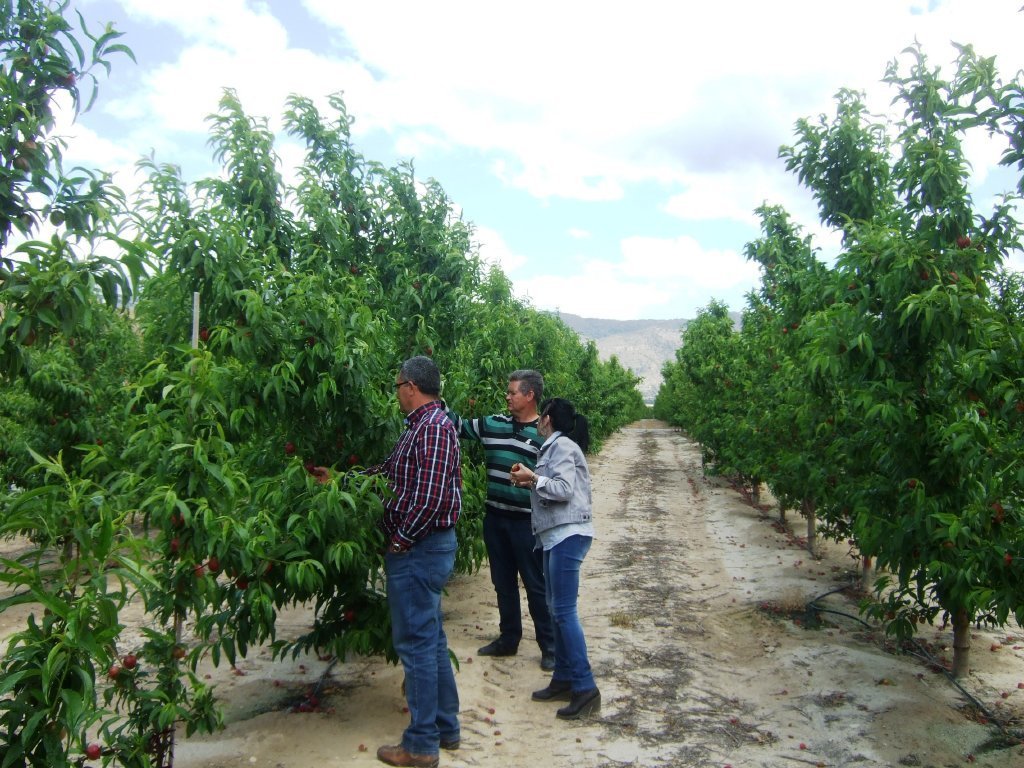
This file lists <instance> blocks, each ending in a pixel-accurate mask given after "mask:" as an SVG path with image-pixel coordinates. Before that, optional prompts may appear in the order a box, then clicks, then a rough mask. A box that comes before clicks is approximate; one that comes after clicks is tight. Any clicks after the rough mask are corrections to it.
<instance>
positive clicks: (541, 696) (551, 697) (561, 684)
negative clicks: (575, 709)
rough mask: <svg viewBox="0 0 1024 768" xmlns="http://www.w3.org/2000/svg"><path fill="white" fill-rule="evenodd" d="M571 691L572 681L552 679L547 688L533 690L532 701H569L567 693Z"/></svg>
mask: <svg viewBox="0 0 1024 768" xmlns="http://www.w3.org/2000/svg"><path fill="white" fill-rule="evenodd" d="M571 693H572V683H570V682H569V681H568V680H552V681H551V682H550V683H548V687H547V688H541V689H540V690H539V691H534V692H533V696H531V697H530V698H532V699H533V700H534V701H569V694H571Z"/></svg>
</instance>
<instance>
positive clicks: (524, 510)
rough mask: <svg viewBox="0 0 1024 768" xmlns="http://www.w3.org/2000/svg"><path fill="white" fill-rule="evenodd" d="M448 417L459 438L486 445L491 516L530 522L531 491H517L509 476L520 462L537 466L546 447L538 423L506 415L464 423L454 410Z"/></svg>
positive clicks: (488, 510) (488, 501)
mask: <svg viewBox="0 0 1024 768" xmlns="http://www.w3.org/2000/svg"><path fill="white" fill-rule="evenodd" d="M447 413H448V418H450V419H451V420H452V422H453V423H454V424H455V428H456V429H457V430H458V432H459V437H462V438H466V439H468V440H476V441H477V442H479V443H480V444H481V445H483V448H484V456H485V461H486V463H487V501H486V503H485V506H486V508H487V512H488V513H493V514H495V515H501V516H503V517H521V518H528V517H529V516H530V489H529V488H516V487H514V486H513V485H512V483H511V482H510V481H509V478H508V474H509V470H510V469H512V465H513V464H515V463H516V462H518V463H520V464H522V465H524V466H527V467H529V468H530V469H533V468H534V467H536V466H537V454H538V453H540V447H541V445H542V444H543V443H544V441H543V440H542V439H541V436H540V434H539V433H538V432H537V420H536V419H535V420H533V421H530V422H526V423H522V422H518V421H516V420H515V419H513V418H512V417H511V416H506V415H504V414H497V415H494V416H483V417H481V418H478V419H463V418H462V417H460V416H459V415H458V414H456V413H453V412H452V411H451V410H449V411H447Z"/></svg>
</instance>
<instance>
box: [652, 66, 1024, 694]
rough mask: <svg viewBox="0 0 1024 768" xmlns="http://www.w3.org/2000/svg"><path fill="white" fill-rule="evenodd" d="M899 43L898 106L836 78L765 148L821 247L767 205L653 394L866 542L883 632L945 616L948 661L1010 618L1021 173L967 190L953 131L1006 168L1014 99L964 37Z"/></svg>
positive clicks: (1019, 492) (1021, 408) (709, 439)
mask: <svg viewBox="0 0 1024 768" xmlns="http://www.w3.org/2000/svg"><path fill="white" fill-rule="evenodd" d="M904 57H905V58H904V63H901V62H900V60H897V61H895V62H893V64H892V65H890V67H889V70H888V72H887V74H886V78H885V79H886V82H888V84H889V85H890V86H892V88H893V89H894V91H895V95H894V104H895V105H896V108H897V109H898V110H899V112H898V114H897V115H896V116H894V117H892V118H883V117H876V116H873V115H871V114H869V112H868V110H867V108H866V107H865V105H864V103H863V99H862V96H861V94H858V93H855V92H852V91H842V92H841V93H840V94H839V95H838V97H837V110H836V114H835V116H834V118H831V119H829V118H826V117H825V116H822V117H821V118H820V119H819V120H818V121H810V120H802V121H800V122H799V123H798V124H797V131H796V136H797V141H796V143H795V144H794V145H793V146H791V147H783V148H782V150H781V155H782V157H784V158H785V160H786V164H787V168H788V169H789V170H791V171H793V172H795V173H796V174H797V175H798V177H799V179H800V181H801V182H802V183H803V184H804V185H805V186H806V187H807V188H808V189H809V190H810V192H811V193H812V194H813V196H814V198H815V200H816V201H817V203H818V207H819V212H820V217H821V221H822V222H823V223H824V224H825V225H827V226H831V227H834V228H836V229H837V230H839V232H840V233H841V236H842V246H841V249H840V252H839V253H838V255H837V256H836V257H835V259H834V263H832V264H831V265H828V264H826V263H825V262H824V261H823V260H822V259H821V258H819V255H818V253H817V252H816V250H815V249H814V248H813V247H812V243H811V238H810V237H807V236H805V235H804V234H803V233H802V231H801V229H800V227H798V226H797V225H795V224H794V223H793V222H792V221H791V219H790V218H789V216H788V215H787V214H786V213H785V212H784V211H783V210H782V209H780V208H777V207H770V206H765V207H763V208H761V209H760V210H759V214H760V216H761V222H762V236H761V238H760V239H758V240H757V241H755V242H752V243H750V244H749V245H748V246H747V251H746V252H747V256H748V257H749V258H750V259H752V260H754V261H756V262H757V263H758V264H759V265H760V266H761V268H762V275H763V277H762V282H761V285H760V288H759V289H758V290H757V291H756V292H753V293H752V294H751V295H750V296H749V297H748V302H747V305H746V307H745V309H744V311H743V313H742V317H741V318H740V321H739V324H738V327H737V324H736V323H734V319H733V318H731V317H730V316H729V313H728V311H727V308H726V307H725V306H723V305H721V304H720V303H717V302H712V303H711V304H710V305H708V307H707V308H706V309H705V310H703V311H702V312H701V313H700V315H699V317H698V318H697V319H696V320H695V321H694V322H692V323H691V324H690V325H689V326H688V327H687V328H686V330H685V332H684V337H683V346H682V348H681V349H679V350H678V352H677V354H676V359H675V360H674V361H672V362H671V363H669V364H667V366H666V369H665V384H664V386H663V388H662V390H661V392H660V393H659V396H658V399H657V401H656V404H655V412H656V413H657V414H658V415H660V416H662V417H664V418H668V419H670V420H672V421H674V422H676V423H678V424H681V425H683V426H684V427H685V428H686V429H687V430H688V431H689V432H690V434H691V435H692V436H693V437H694V438H695V439H696V440H698V441H699V442H700V443H701V444H702V445H703V447H704V450H705V455H706V459H707V461H708V462H709V464H710V465H712V466H713V467H714V468H716V469H717V470H718V471H722V472H729V473H737V474H739V475H741V476H743V477H745V478H747V479H748V481H749V482H750V483H751V484H752V485H753V486H754V487H757V486H759V485H760V483H761V482H765V483H767V485H768V487H769V488H770V489H771V491H772V492H773V494H774V495H775V496H776V497H777V498H778V499H779V501H780V503H781V505H782V506H783V508H789V509H799V510H801V512H802V513H803V514H805V515H807V516H808V518H809V520H810V521H811V526H810V527H809V530H810V531H811V533H812V537H813V532H814V530H815V526H814V522H815V521H816V522H817V529H818V530H820V531H821V532H823V533H824V534H825V535H826V536H830V537H833V538H835V539H836V540H838V541H847V540H849V541H850V543H851V544H853V545H855V548H856V550H858V551H859V553H860V554H861V555H863V556H864V557H866V558H871V559H873V560H874V562H875V564H876V566H877V568H878V574H879V577H878V579H877V582H876V584H875V587H876V590H877V595H878V598H879V600H878V601H877V602H874V603H873V604H872V605H871V606H870V611H871V612H872V613H873V614H874V615H875V616H876V617H877V618H879V619H881V620H883V621H886V622H887V627H888V629H889V631H890V632H892V633H894V634H895V635H897V636H899V637H903V638H908V637H910V636H912V635H913V633H914V631H915V627H916V625H918V624H919V623H920V622H932V621H935V620H936V619H941V620H949V621H950V622H951V623H952V625H953V630H954V638H953V639H954V642H953V646H954V659H953V672H954V673H955V674H958V675H959V674H963V673H964V672H966V670H967V669H968V663H969V662H968V659H969V656H968V649H969V645H970V635H969V631H968V630H969V625H970V624H971V623H973V622H984V623H990V624H995V625H1002V624H1004V623H1005V622H1007V621H1008V620H1010V618H1011V617H1013V618H1015V619H1016V621H1017V622H1018V623H1022V622H1024V507H1022V503H1024V464H1022V462H1021V458H1022V456H1024V356H1022V354H1021V349H1022V343H1024V290H1022V282H1021V276H1020V274H1019V273H1016V272H1013V271H1010V270H1008V269H1006V268H1005V267H1004V262H1005V260H1006V259H1007V258H1008V257H1009V256H1011V255H1016V256H1018V257H1019V255H1020V227H1019V222H1018V221H1017V219H1016V218H1015V216H1014V208H1013V205H1012V202H1013V200H1014V199H1015V198H1016V197H1017V195H1018V194H1020V192H1021V191H1022V190H1024V177H1022V179H1021V181H1020V182H1019V183H1018V186H1017V189H1016V190H1013V191H1011V192H1009V193H1008V194H1007V195H1006V196H1005V198H1000V199H998V200H997V201H996V202H995V203H993V204H992V207H991V209H990V210H979V209H978V207H976V206H975V204H974V202H973V200H972V197H971V195H970V193H969V191H968V189H969V183H970V181H971V178H970V173H969V171H970V166H969V164H968V162H967V160H966V158H965V156H964V150H963V147H964V146H965V144H966V143H967V141H968V140H974V139H975V138H976V137H985V136H987V137H988V140H989V141H992V142H997V143H998V144H999V146H1000V148H1001V149H1002V150H1003V161H1002V162H1003V164H1004V165H1006V166H1007V167H1010V168H1013V167H1016V168H1017V169H1018V170H1019V169H1020V168H1021V167H1022V162H1024V101H1022V99H1021V95H1022V84H1021V80H1020V78H1019V77H1018V78H1017V79H1015V80H1013V81H1012V82H1010V83H1006V84H1004V83H1003V82H1001V81H1000V80H999V78H998V76H997V74H996V71H995V65H994V62H993V61H992V60H991V59H983V58H980V57H978V56H977V55H976V54H975V53H974V52H973V51H972V50H971V49H970V47H964V48H962V49H961V51H960V57H959V59H958V62H957V67H956V72H955V73H954V74H953V76H952V77H951V78H950V79H948V80H945V79H943V78H942V77H941V72H940V70H938V69H936V68H933V67H931V66H930V65H929V63H928V62H927V60H926V58H925V56H924V54H923V53H922V52H921V51H920V50H918V49H909V50H908V51H906V52H905V53H904ZM811 542H812V545H813V538H811Z"/></svg>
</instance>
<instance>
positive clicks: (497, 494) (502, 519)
mask: <svg viewBox="0 0 1024 768" xmlns="http://www.w3.org/2000/svg"><path fill="white" fill-rule="evenodd" d="M543 395H544V377H543V376H541V374H540V373H539V372H538V371H533V370H519V371H513V372H512V373H511V374H510V375H509V377H508V388H507V389H506V390H505V402H506V403H507V404H508V411H509V414H508V415H505V414H496V415H494V416H483V417H481V418H476V419H463V418H460V417H459V416H457V415H456V414H454V413H451V412H450V411H449V412H448V416H449V418H451V420H452V421H453V422H454V423H455V427H456V429H458V431H459V437H462V438H465V439H468V440H476V441H477V442H479V443H480V444H481V445H482V446H483V449H484V454H485V460H486V463H487V501H486V504H485V506H486V514H485V515H484V545H485V546H486V547H487V560H488V563H489V564H490V568H491V583H492V584H494V591H495V592H496V593H497V596H498V630H499V635H498V637H497V639H495V640H493V641H492V642H490V643H488V644H487V645H485V646H484V647H483V648H480V649H479V650H478V651H477V653H478V654H480V655H481V656H514V655H515V654H516V653H517V652H518V650H519V641H520V640H522V637H523V616H522V609H521V606H520V600H519V578H520V577H522V580H523V586H525V587H526V602H527V605H528V607H529V609H530V616H531V618H532V619H533V627H534V631H535V633H536V635H537V645H539V646H540V652H541V661H540V666H541V668H542V669H544V670H546V671H551V670H553V669H554V667H555V635H554V631H553V630H552V626H551V615H550V613H549V612H548V606H547V600H546V598H545V590H544V568H543V563H542V559H541V558H542V554H541V550H539V549H534V536H533V530H532V529H531V527H530V491H529V489H528V488H516V487H515V486H513V485H512V483H511V481H510V480H509V470H511V468H512V465H513V464H516V463H519V464H522V465H523V466H526V467H530V468H531V469H533V468H534V467H535V466H536V464H537V454H538V453H539V452H540V446H541V444H542V443H543V442H544V440H543V439H542V438H541V436H540V435H539V434H538V433H537V419H538V414H537V406H538V405H539V404H540V401H541V398H542V397H543Z"/></svg>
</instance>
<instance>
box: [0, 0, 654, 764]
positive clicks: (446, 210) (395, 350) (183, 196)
mask: <svg viewBox="0 0 1024 768" xmlns="http://www.w3.org/2000/svg"><path fill="white" fill-rule="evenodd" d="M0 12H2V13H3V14H5V15H4V17H3V18H2V19H0V35H2V38H0V51H2V57H3V67H2V68H0V98H2V102H0V107H2V108H3V110H5V114H4V120H3V121H2V123H0V125H2V128H0V143H2V146H0V198H2V199H0V378H2V380H3V381H2V388H0V451H2V452H0V476H2V481H3V490H2V492H0V537H2V538H3V539H4V540H6V545H5V546H7V547H8V548H12V547H13V549H14V550H16V552H17V554H16V555H12V556H10V557H8V558H6V559H4V560H3V561H2V571H0V580H2V584H3V588H2V592H0V611H6V610H12V609H15V608H18V609H19V610H21V611H23V612H25V613H27V614H29V619H28V621H27V623H26V625H25V627H24V628H23V629H21V630H20V631H18V632H16V633H15V634H14V635H13V636H12V637H11V638H10V642H9V644H5V648H4V653H3V656H2V659H0V740H3V743H2V745H0V754H2V755H3V761H2V765H3V768H7V767H8V766H28V765H31V766H47V767H48V768H50V767H52V766H63V765H81V764H82V762H83V760H86V759H88V760H92V761H97V762H99V761H102V762H103V763H104V764H111V765H113V764H117V765H123V766H133V767H134V766H139V767H140V768H141V767H142V766H169V765H171V763H172V762H173V745H174V737H175V733H176V732H180V729H179V726H183V729H184V732H185V733H187V734H191V733H192V732H195V731H197V730H200V731H209V730H212V729H215V728H216V727H217V726H218V725H219V723H220V714H219V712H218V710H217V706H216V702H215V698H214V691H213V690H211V689H210V688H209V687H208V686H207V685H206V684H205V683H204V682H203V681H202V680H200V679H198V677H197V676H196V675H195V668H196V665H197V664H198V662H199V661H200V659H202V658H203V657H205V656H207V655H209V656H210V657H211V658H212V660H213V661H214V662H215V663H234V662H235V660H236V659H237V658H238V657H239V656H243V655H245V654H246V653H247V652H248V651H249V649H250V648H252V647H253V646H254V645H256V644H262V643H271V644H272V645H273V647H274V649H275V651H276V652H277V653H279V654H286V653H291V654H299V653H304V652H316V653H318V654H320V655H325V656H326V655H331V656H335V657H337V658H339V659H344V658H345V656H346V655H347V654H350V653H360V654H385V655H386V656H388V657H389V658H392V659H393V658H394V652H393V649H392V648H391V645H390V629H389V623H388V621H389V620H388V614H387V609H386V605H385V603H384V596H383V583H382V575H381V565H382V559H381V554H380V551H381V547H382V538H381V535H380V533H379V532H378V530H377V528H376V525H375V523H376V521H377V520H378V519H379V517H380V514H381V505H380V497H381V495H382V494H383V493H384V492H385V489H384V488H383V487H382V485H381V482H380V481H379V480H378V479H376V478H373V477H368V476H366V475H363V474H361V473H360V472H359V470H360V469H361V468H364V467H366V466H369V465H372V464H374V463H376V462H378V461H380V460H382V459H384V458H385V457H386V455H387V452H388V450H389V449H390V447H391V446H392V445H393V443H394V441H395V439H396V437H397V436H398V434H399V433H400V430H401V427H402V422H401V414H400V413H399V411H398V407H397V403H396V401H395V397H394V387H393V381H394V374H395V371H396V370H397V366H398V365H399V364H400V363H401V361H402V360H403V359H405V358H407V357H409V356H411V355H415V354H425V355H430V356H432V357H433V358H434V359H435V360H436V361H437V363H438V366H439V367H440V369H441V371H442V373H443V375H444V377H445V383H444V396H445V398H446V400H447V402H448V404H449V405H450V406H451V407H452V408H453V409H454V410H455V411H457V412H459V413H461V414H462V415H473V414H484V413H494V412H501V411H503V410H504V408H505V403H504V397H503V393H504V391H505V385H506V381H507V375H508V373H509V372H511V371H512V370H514V369H517V368H524V367H529V368H537V369H539V370H541V371H542V372H543V373H544V375H545V380H546V391H547V393H548V394H550V395H552V396H561V397H567V398H569V399H571V400H573V401H574V402H575V403H576V404H577V406H578V408H579V410H580V411H581V412H583V413H585V414H587V415H588V417H589V418H590V422H591V427H592V432H593V434H594V436H595V437H596V438H598V439H600V438H601V437H605V436H607V435H609V434H610V433H611V432H613V431H614V430H615V429H616V428H618V427H619V426H621V425H622V424H623V423H626V422H628V421H631V420H633V419H635V418H637V417H639V416H641V415H642V414H643V411H644V405H643V402H642V398H641V396H640V394H639V392H638V390H637V388H636V385H637V383H638V380H637V378H636V377H635V376H634V375H633V374H632V373H631V372H630V371H628V370H626V369H624V368H623V367H622V366H621V365H619V363H618V362H617V361H616V360H614V359H612V360H611V361H607V362H603V361H601V360H599V359H598V354H597V349H596V347H595V346H594V344H593V343H586V344H585V343H583V342H581V341H580V339H579V338H578V337H577V336H576V334H575V333H574V332H573V331H572V330H571V329H569V328H568V327H567V326H566V325H565V324H564V323H562V322H561V320H560V319H559V318H558V317H557V316H553V315H550V314H547V313H542V312H539V311H537V310H535V309H533V308H532V307H530V306H529V305H528V304H527V303H525V302H523V301H521V300H519V299H517V298H516V297H515V296H514V295H513V292H512V287H511V284H510V282H509V280H508V279H507V278H506V277H505V275H504V274H502V272H501V270H500V269H498V268H496V267H488V266H486V265H484V264H483V263H482V262H481V261H480V259H479V257H478V254H477V253H476V251H475V249H474V245H473V239H472V229H471V227H470V225H469V224H467V223H466V222H464V221H462V220H460V219H459V217H458V216H457V215H455V213H454V212H453V206H452V204H451V201H450V200H449V199H448V198H447V197H446V195H445V193H444V191H443V189H442V188H441V186H440V185H439V184H438V183H437V182H435V181H433V180H429V179H427V180H421V179H418V178H417V177H416V175H415V172H414V169H413V167H412V165H411V164H402V165H398V166H396V167H386V166H384V165H382V164H380V163H376V162H373V161H371V160H368V159H366V158H364V157H363V156H362V155H361V154H360V153H359V152H358V151H357V150H356V149H355V147H354V146H353V144H352V142H351V138H350V126H351V117H350V116H349V115H348V113H347V112H346V110H345V105H344V103H343V102H342V100H341V98H340V97H338V96H335V97H332V98H331V99H330V101H329V105H327V107H325V109H326V112H325V111H323V110H322V109H321V108H318V107H317V105H316V104H314V102H313V101H312V100H310V99H307V98H303V97H300V96H295V97H292V98H291V99H290V100H289V103H288V105H287V110H286V112H285V114H284V121H283V122H284V126H285V130H286V131H287V132H288V133H289V134H290V135H291V137H292V138H293V140H298V141H300V142H302V143H303V144H304V146H305V147H306V154H305V159H304V162H303V163H302V165H301V167H300V168H298V169H297V174H296V178H297V179H298V181H297V182H296V183H295V184H292V185H289V184H286V183H285V182H284V181H283V179H282V171H281V168H280V166H279V163H278V161H277V158H276V155H275V151H274V145H275V136H274V135H272V134H271V133H270V131H269V130H268V128H267V122H266V120H264V119H261V118H255V117H252V116H250V115H248V114H246V113H245V111H244V110H243V108H242V105H241V104H240V103H239V101H238V99H237V98H236V96H235V94H233V93H231V92H226V93H225V94H224V97H223V99H222V101H221V105H220V109H219V111H218V113H217V114H216V115H214V116H212V117H211V118H210V125H211V135H210V142H211V145H212V146H213V152H214V157H215V158H216V160H217V161H218V162H219V163H220V164H221V170H220V172H219V173H218V174H216V175H214V176H211V177H209V178H206V179H202V180H200V181H198V182H187V181H186V180H184V179H183V178H182V177H181V174H180V171H179V170H178V169H177V167H175V166H174V165H173V164H168V163H158V162H157V161H156V160H155V159H154V158H148V159H146V160H144V161H142V162H141V163H140V167H141V168H142V170H143V171H144V172H145V174H146V182H145V184H144V185H143V188H142V190H141V192H140V193H139V194H138V196H137V197H133V198H131V199H127V198H126V196H125V195H124V194H122V193H121V192H120V191H119V190H118V189H117V188H116V187H114V186H113V185H112V184H111V182H110V179H109V178H108V177H107V176H106V175H105V174H102V173H99V172H86V171H78V170H76V171H66V170H65V169H64V168H63V165H62V163H61V162H60V159H61V156H60V152H61V144H60V141H59V140H58V139H56V138H55V137H53V136H52V130H53V127H54V124H53V119H52V112H51V106H52V100H53V98H54V97H55V95H56V93H57V91H60V90H67V91H69V92H70V93H71V94H72V97H73V99H74V101H75V103H76V104H78V103H79V98H80V93H79V88H80V87H81V86H82V84H83V83H87V82H90V78H91V74H90V68H95V67H97V66H99V67H101V68H102V67H108V66H109V59H110V57H111V55H113V54H119V53H120V54H128V55H130V51H129V50H128V49H127V48H125V47H124V46H122V45H121V44H119V43H116V42H115V41H116V40H117V37H118V36H117V33H116V32H114V31H112V30H110V29H106V30H105V31H104V32H103V33H102V34H100V35H94V34H91V33H90V32H89V30H88V29H84V30H75V29H73V28H72V27H71V25H70V24H69V22H68V20H67V19H68V18H69V15H68V13H67V6H66V4H65V3H58V2H44V1H42V0H36V1H34V2H22V3H18V4H17V9H15V8H14V7H13V4H10V3H7V4H0ZM82 41H89V42H90V43H91V44H92V50H89V51H86V50H85V49H84V48H83V47H82ZM61 73H63V74H61ZM68 73H75V76H74V78H70V77H68V76H67V74H68ZM57 75H60V76H59V77H58V76H57ZM44 224H45V226H46V228H47V231H50V230H52V231H53V234H52V236H49V237H48V238H47V239H45V240H43V239H34V238H35V237H36V236H37V235H38V234H39V233H40V231H41V229H42V227H43V226H44ZM464 459H465V472H464V479H465V489H464V501H465V511H464V516H463V518H462V520H461V521H460V525H459V527H458V534H459V539H460V548H459V552H460V555H459V561H458V563H457V567H458V568H459V569H460V570H462V571H470V570H473V569H475V568H477V567H478V566H479V565H480V562H481V560H482V558H483V555H484V548H483V543H482V537H481V522H482V519H481V515H482V499H483V494H484V469H483V465H482V454H481V453H479V452H478V451H476V450H474V449H473V448H472V446H466V447H465V451H464ZM314 465H328V466H331V467H332V468H333V473H332V474H333V478H334V479H333V480H332V482H330V483H327V484H325V485H321V484H320V483H318V482H316V480H315V478H314V477H313V476H312V475H311V474H310V473H309V470H308V469H307V468H308V467H311V466H314ZM12 542H14V543H13V544H12ZM129 600H135V601H139V602H141V604H142V605H143V606H144V610H145V614H146V617H147V619H146V627H147V628H145V629H144V636H143V639H142V640H141V641H140V642H133V643H131V644H129V643H127V642H126V641H125V640H124V639H123V637H124V635H123V631H124V625H123V619H122V615H123V609H124V608H125V606H126V604H127V602H128V601H129ZM297 603H308V604H310V605H312V606H313V607H314V610H315V622H314V624H313V626H312V627H310V628H309V631H308V632H306V633H305V634H303V635H302V636H300V637H289V638H279V637H278V636H277V634H276V623H275V622H276V616H277V612H278V610H280V609H281V608H282V607H285V606H288V605H293V604H297ZM186 626H187V627H188V631H187V632H186V631H185V627H186Z"/></svg>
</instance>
